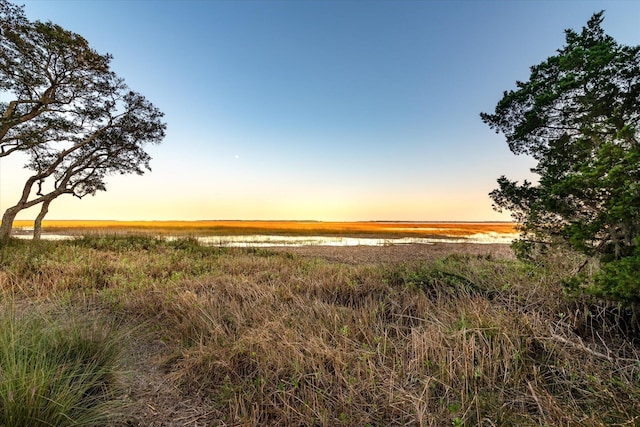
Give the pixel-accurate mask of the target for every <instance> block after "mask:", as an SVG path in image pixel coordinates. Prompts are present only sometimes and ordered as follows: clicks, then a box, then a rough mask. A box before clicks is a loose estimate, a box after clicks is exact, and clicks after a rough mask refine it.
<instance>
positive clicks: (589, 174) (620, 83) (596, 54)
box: [481, 12, 640, 306]
mask: <svg viewBox="0 0 640 427" xmlns="http://www.w3.org/2000/svg"><path fill="white" fill-rule="evenodd" d="M602 21H603V12H599V13H596V14H594V15H593V16H592V17H591V19H590V20H589V21H588V23H587V26H586V27H584V28H583V29H582V31H581V32H580V33H577V32H575V31H573V30H566V31H565V35H566V44H565V46H563V47H562V48H561V49H560V50H558V51H557V54H555V55H554V56H551V57H549V58H548V59H547V60H545V61H544V62H542V63H540V64H539V65H536V66H533V67H531V75H530V77H529V81H527V82H516V86H517V89H516V90H511V91H506V92H504V96H503V97H502V99H501V100H500V101H499V102H498V104H497V106H496V109H495V113H494V114H487V113H481V118H482V120H483V121H484V122H485V123H487V124H488V125H489V126H490V127H491V128H492V129H494V130H495V131H496V132H502V133H503V134H504V135H505V136H506V140H507V143H508V144H509V148H510V149H511V151H512V152H513V153H514V154H516V155H519V154H527V155H530V156H532V157H533V158H534V159H535V160H536V161H537V165H536V166H535V167H534V168H533V169H532V172H534V173H536V174H538V175H539V180H538V182H537V183H532V182H528V181H526V180H525V181H524V182H523V183H522V184H519V183H518V182H517V181H510V180H509V179H507V178H506V177H504V176H502V177H500V178H499V179H498V184H499V188H498V189H496V190H494V191H493V192H491V193H490V195H491V197H492V199H493V201H494V208H496V209H497V210H502V209H506V210H509V211H511V213H512V215H513V217H514V219H515V220H516V221H517V222H518V223H519V224H520V225H521V231H522V234H521V241H520V245H521V247H524V248H525V249H532V248H534V247H541V246H542V247H548V246H549V245H553V244H563V245H568V246H569V247H571V248H572V249H575V250H578V251H580V252H582V253H584V254H587V255H588V256H590V257H592V258H595V259H597V260H598V261H599V262H600V264H601V266H602V269H601V272H600V273H599V274H597V275H596V276H595V278H594V279H595V280H594V283H593V287H592V290H594V291H595V292H596V293H598V294H599V295H600V296H604V297H609V298H612V299H615V300H618V301H622V302H625V303H629V304H632V305H636V306H637V304H639V303H640V274H638V273H637V272H638V271H640V128H639V126H638V122H639V120H640V46H624V45H621V44H619V43H617V42H616V41H615V40H614V39H613V38H612V37H611V36H608V35H606V34H605V33H604V31H603V29H602V27H601V24H602Z"/></svg>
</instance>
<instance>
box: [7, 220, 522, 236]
mask: <svg viewBox="0 0 640 427" xmlns="http://www.w3.org/2000/svg"><path fill="white" fill-rule="evenodd" d="M14 225H15V226H16V227H32V226H33V222H32V221H26V220H18V221H15V223H14ZM43 229H44V230H45V231H49V232H54V231H55V232H62V231H64V232H75V233H77V234H86V233H87V232H94V233H100V232H103V233H104V232H108V233H114V232H119V233H131V232H138V233H145V232H146V233H154V234H176V233H177V234H183V235H184V234H186V235H195V234H198V235H220V234H221V235H225V234H226V235H236V234H294V235H314V234H317V235H343V236H346V235H360V236H362V235H386V236H399V235H401V236H441V235H446V236H469V235H472V234H477V233H499V234H511V233H514V232H515V225H514V224H513V223H510V222H375V221H368V222H367V221H363V222H320V221H69V220H48V221H44V222H43Z"/></svg>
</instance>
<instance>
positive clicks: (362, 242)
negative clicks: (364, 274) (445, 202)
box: [14, 229, 517, 248]
mask: <svg viewBox="0 0 640 427" xmlns="http://www.w3.org/2000/svg"><path fill="white" fill-rule="evenodd" d="M20 231H21V232H20V233H16V235H15V236H14V237H17V238H20V239H31V237H32V236H31V233H30V232H29V231H30V230H27V229H23V230H20ZM75 237H76V236H73V235H68V234H55V233H51V234H45V233H43V234H42V239H43V240H70V239H73V238H75ZM194 237H195V239H197V240H198V241H199V242H201V243H202V244H205V245H208V246H220V247H236V248H266V247H273V246H289V247H296V246H392V245H409V244H421V245H432V244H434V243H479V244H494V243H506V244H509V243H511V242H512V241H513V240H514V239H515V238H517V234H502V233H495V232H488V233H477V234H471V235H468V236H464V237H460V236H456V237H453V236H442V237H438V238H432V237H399V238H388V237H344V236H275V235H261V234H256V235H246V236H244V235H243V236H194ZM165 238H166V239H167V240H176V239H179V238H181V237H180V236H165Z"/></svg>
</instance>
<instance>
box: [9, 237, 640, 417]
mask: <svg viewBox="0 0 640 427" xmlns="http://www.w3.org/2000/svg"><path fill="white" fill-rule="evenodd" d="M327 250H329V249H327ZM556 261H557V262H553V263H549V265H547V266H532V265H527V264H522V263H520V262H518V261H515V260H513V259H506V258H504V259H503V258H496V257H492V256H484V255H477V254H476V255H465V254H460V253H457V254H451V255H448V256H443V257H439V258H434V259H428V260H424V261H416V260H413V261H410V262H386V263H382V262H377V261H372V262H366V263H356V264H353V263H350V264H347V263H341V262H336V261H329V260H327V259H324V258H322V257H308V256H299V255H293V254H291V253H287V252H272V251H265V250H258V249H228V248H227V249H225V248H212V247H203V246H200V245H198V243H197V242H196V241H195V240H193V239H184V240H177V241H171V242H167V241H162V240H156V239H153V238H148V237H143V236H126V237H116V236H109V235H103V236H93V237H88V238H83V239H80V240H76V241H67V242H40V243H37V244H33V243H31V242H20V241H12V242H9V243H8V244H5V245H3V246H2V247H1V248H0V266H1V269H0V292H1V294H0V295H1V298H2V305H3V306H4V307H13V310H14V312H17V313H18V317H20V316H22V315H23V314H24V313H28V312H30V311H31V307H33V306H39V307H47V308H48V310H49V312H50V313H55V312H60V313H62V312H63V313H67V314H65V315H64V316H62V315H60V316H58V317H57V318H58V319H59V318H68V317H70V316H69V315H68V313H75V314H74V316H80V317H82V316H85V315H86V314H87V313H90V315H91V318H92V319H94V321H97V322H100V323H101V324H110V325H113V324H117V325H120V327H119V331H118V333H119V336H120V337H123V338H120V340H121V341H120V345H119V346H118V347H119V348H121V349H122V350H123V351H122V353H121V354H120V356H119V357H120V364H121V365H122V366H125V367H129V368H128V372H125V373H123V374H120V375H118V381H115V382H114V384H115V383H118V382H119V383H120V384H121V385H122V384H124V386H125V387H128V389H129V391H128V392H127V393H126V396H127V402H126V403H127V404H128V405H130V407H132V408H134V410H130V411H128V412H129V413H131V414H133V415H130V416H128V417H123V418H120V423H122V425H140V426H143V425H176V426H178V425H192V426H193V425H296V426H333V425H345V426H352V425H359V426H366V425H370V426H387V425H418V426H429V425H433V426H441V425H460V426H463V425H469V426H472V425H484V426H496V425H505V426H507V425H584V426H599V425H636V424H638V423H639V422H640V406H639V404H638V402H639V401H640V362H639V356H640V347H639V346H638V343H637V342H634V341H633V335H632V332H631V331H629V330H626V329H625V328H624V313H623V312H620V311H616V310H615V309H612V308H611V307H607V306H605V305H603V304H602V303H597V302H594V301H590V300H586V299H584V298H570V297H568V296H566V295H564V293H563V291H562V288H561V286H560V282H561V280H562V278H563V277H564V276H566V275H567V274H568V273H569V272H570V271H571V269H572V268H575V266H576V265H579V263H580V261H581V260H578V259H575V260H574V259H572V258H571V257H569V256H564V257H561V258H558V259H557V260H556ZM71 317H73V316H71ZM54 320H55V319H54ZM55 323H56V322H55V321H47V322H44V323H42V322H41V323H38V325H39V326H38V327H37V329H38V330H47V328H48V327H49V326H48V325H49V324H55ZM2 346H3V347H5V348H3V351H4V352H5V353H7V352H9V353H11V351H8V350H7V349H9V350H10V347H8V346H7V344H4V343H3V344H2ZM130 359H135V362H132V360H130ZM111 369H112V370H113V372H114V375H115V374H117V373H116V371H115V368H111ZM140 377H143V381H141V380H140ZM105 384H107V383H105ZM109 384H111V383H109ZM154 384H155V385H156V386H154ZM104 387H105V390H110V387H112V386H109V385H105V386H104ZM0 393H4V395H3V396H0V398H4V399H7V396H6V394H7V393H6V392H5V391H4V389H3V388H1V387H0ZM112 393H113V392H112ZM112 395H113V394H112ZM116 403H118V401H117V400H116ZM120 403H122V402H120ZM88 406H91V404H89V405H88ZM149 408H152V409H149ZM162 417H165V418H164V419H160V418H162ZM154 423H155V424H154ZM0 424H2V423H0Z"/></svg>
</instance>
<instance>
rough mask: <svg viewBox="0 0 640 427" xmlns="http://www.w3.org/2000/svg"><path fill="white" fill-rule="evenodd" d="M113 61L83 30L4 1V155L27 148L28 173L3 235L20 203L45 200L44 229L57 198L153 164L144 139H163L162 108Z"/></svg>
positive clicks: (0, 61) (0, 62)
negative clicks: (39, 17) (130, 84)
mask: <svg viewBox="0 0 640 427" xmlns="http://www.w3.org/2000/svg"><path fill="white" fill-rule="evenodd" d="M110 61H111V56H110V55H101V54H99V53H97V52H96V51H95V50H94V49H92V48H91V46H90V45H89V43H88V42H87V40H85V39H84V38H83V37H82V36H80V35H79V34H76V33H73V32H71V31H68V30H65V29H64V28H62V27H60V26H59V25H56V24H53V23H51V22H40V21H29V20H28V19H27V18H26V16H25V14H24V10H23V8H21V7H17V6H14V5H13V4H11V3H9V2H8V1H6V0H0V91H1V92H2V95H3V96H2V98H3V100H2V102H0V116H2V120H0V158H1V157H4V156H8V155H11V154H12V153H14V152H22V153H23V154H26V155H27V161H26V164H25V168H26V169H28V170H29V171H30V173H31V175H30V176H29V177H28V178H27V180H26V182H25V184H24V187H23V191H22V192H21V194H22V195H21V197H20V198H19V199H18V200H17V201H16V204H15V205H13V206H11V207H8V208H7V209H6V211H5V213H4V214H3V217H2V224H1V225H0V239H7V238H8V237H9V235H10V231H11V227H12V223H13V220H14V219H15V217H16V215H17V214H18V212H20V211H21V210H23V209H28V208H30V207H33V206H36V205H39V204H41V211H40V214H39V215H38V217H37V219H36V222H35V227H34V228H35V229H36V230H39V229H40V225H41V221H42V218H43V217H44V216H45V215H46V214H47V212H48V209H49V204H50V203H51V201H53V200H54V199H56V198H57V197H59V196H61V195H63V194H72V195H74V196H76V197H78V198H82V197H85V196H87V195H94V194H95V193H96V192H97V191H105V190H106V182H105V181H106V178H107V177H108V176H110V175H113V174H116V173H118V174H130V173H135V174H139V175H141V174H143V173H144V172H145V170H150V167H149V161H150V159H151V157H150V156H149V154H148V153H147V152H146V151H145V146H146V145H147V144H156V143H160V142H161V141H162V139H163V138H164V136H165V128H166V124H165V123H164V122H163V121H162V117H163V113H162V112H161V111H160V110H158V109H157V108H156V107H155V106H154V105H153V104H152V103H151V102H149V101H148V100H147V99H145V98H144V97H143V96H142V95H141V94H138V93H136V92H134V91H132V90H131V89H130V88H129V87H128V86H127V85H126V84H125V83H124V81H123V80H122V79H121V78H119V77H118V76H117V75H116V74H115V73H114V72H113V71H112V70H111V69H110ZM45 189H46V190H45ZM32 190H33V191H32ZM34 231H35V230H34ZM38 233H39V231H36V233H35V234H34V236H35V237H37V235H38Z"/></svg>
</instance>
